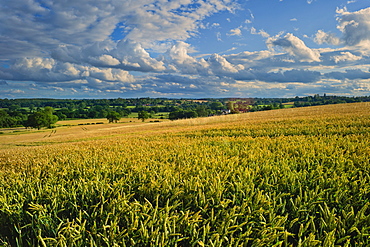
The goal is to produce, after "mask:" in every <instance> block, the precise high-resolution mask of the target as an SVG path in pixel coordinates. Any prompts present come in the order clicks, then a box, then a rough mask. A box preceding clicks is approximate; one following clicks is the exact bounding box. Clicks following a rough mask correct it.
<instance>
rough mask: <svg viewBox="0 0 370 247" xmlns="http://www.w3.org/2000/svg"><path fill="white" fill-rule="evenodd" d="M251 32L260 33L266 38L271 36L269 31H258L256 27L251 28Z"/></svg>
mask: <svg viewBox="0 0 370 247" xmlns="http://www.w3.org/2000/svg"><path fill="white" fill-rule="evenodd" d="M251 34H258V35H261V36H262V37H264V38H268V37H270V35H269V34H268V33H267V32H265V31H264V30H259V31H258V32H257V30H256V29H255V28H254V27H252V28H251Z"/></svg>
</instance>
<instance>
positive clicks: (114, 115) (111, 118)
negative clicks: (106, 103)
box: [107, 111, 121, 123]
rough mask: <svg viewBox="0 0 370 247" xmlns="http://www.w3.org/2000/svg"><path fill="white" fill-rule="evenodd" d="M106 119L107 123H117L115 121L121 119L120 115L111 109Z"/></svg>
mask: <svg viewBox="0 0 370 247" xmlns="http://www.w3.org/2000/svg"><path fill="white" fill-rule="evenodd" d="M107 119H108V121H109V123H113V122H114V123H117V121H118V120H120V119H121V115H120V114H119V113H118V112H116V111H111V112H109V113H108V114H107Z"/></svg>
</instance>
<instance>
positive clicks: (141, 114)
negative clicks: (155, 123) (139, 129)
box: [137, 111, 149, 122]
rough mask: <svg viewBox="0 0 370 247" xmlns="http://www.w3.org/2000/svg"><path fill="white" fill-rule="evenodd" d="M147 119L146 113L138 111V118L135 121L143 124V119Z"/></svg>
mask: <svg viewBox="0 0 370 247" xmlns="http://www.w3.org/2000/svg"><path fill="white" fill-rule="evenodd" d="M148 118H149V113H148V112H147V111H139V112H138V117H137V119H139V120H140V119H141V120H142V121H143V122H144V121H145V119H148Z"/></svg>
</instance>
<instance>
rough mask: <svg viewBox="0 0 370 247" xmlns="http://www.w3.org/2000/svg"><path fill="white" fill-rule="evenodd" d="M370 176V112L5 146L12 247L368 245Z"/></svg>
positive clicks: (246, 117)
mask: <svg viewBox="0 0 370 247" xmlns="http://www.w3.org/2000/svg"><path fill="white" fill-rule="evenodd" d="M136 120H137V119H136ZM73 121H75V120H73ZM93 121H94V122H95V120H93ZM121 121H126V120H125V119H121ZM96 122H98V120H96ZM105 122H106V120H105ZM76 123H77V122H76ZM77 124H78V123H77ZM369 164H370V103H355V104H337V105H326V106H316V107H304V108H287V109H280V110H271V111H262V112H253V113H245V114H235V115H226V116H216V117H208V118H196V119H189V120H178V121H167V122H160V123H154V122H152V123H150V122H149V121H147V122H145V123H142V122H139V121H136V122H129V121H128V122H127V121H126V122H125V123H117V124H101V125H96V124H95V125H75V126H64V127H58V128H56V129H52V130H42V131H35V132H33V133H26V134H22V135H0V229H1V231H0V246H219V247H221V246H282V247H283V246H370V207H369V206H370V166H369Z"/></svg>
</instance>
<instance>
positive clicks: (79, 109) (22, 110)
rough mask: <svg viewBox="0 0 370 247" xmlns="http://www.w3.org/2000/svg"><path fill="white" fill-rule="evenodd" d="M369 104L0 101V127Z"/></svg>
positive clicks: (321, 100)
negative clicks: (67, 120) (286, 105)
mask: <svg viewBox="0 0 370 247" xmlns="http://www.w3.org/2000/svg"><path fill="white" fill-rule="evenodd" d="M369 101H370V96H362V97H344V96H327V95H325V94H324V95H323V96H320V95H318V94H317V95H313V96H306V97H294V98H246V99H229V98H219V99H213V98H204V99H166V98H129V99H123V98H117V99H0V128H10V127H17V126H25V127H35V128H42V127H51V126H52V124H53V121H55V119H56V118H55V117H50V116H51V115H52V116H57V118H58V119H59V120H64V119H89V118H107V119H108V121H109V122H116V121H118V120H119V119H120V118H122V117H127V116H129V115H130V114H131V113H132V112H135V113H138V115H140V119H141V120H143V121H145V119H147V116H154V115H155V114H157V113H166V115H169V118H170V119H171V120H175V119H182V118H196V117H206V116H213V115H220V114H224V113H225V112H227V113H243V112H248V111H265V110H272V109H279V108H283V107H284V105H283V104H284V103H287V102H292V104H293V106H294V107H304V106H314V105H324V104H337V103H352V102H369ZM51 109H53V110H52V113H50V111H51ZM144 112H146V113H147V114H144ZM163 115H164V114H163ZM40 123H42V124H40ZM38 126H39V127H38Z"/></svg>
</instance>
